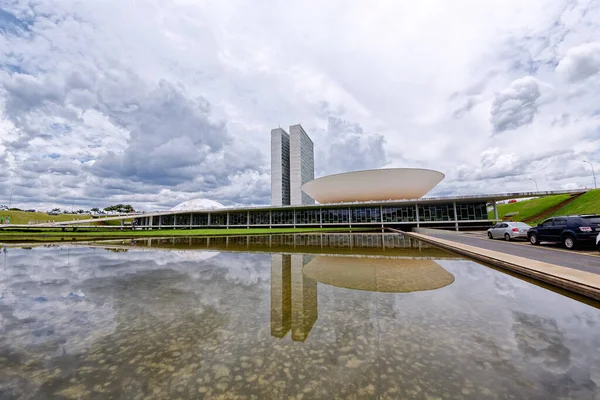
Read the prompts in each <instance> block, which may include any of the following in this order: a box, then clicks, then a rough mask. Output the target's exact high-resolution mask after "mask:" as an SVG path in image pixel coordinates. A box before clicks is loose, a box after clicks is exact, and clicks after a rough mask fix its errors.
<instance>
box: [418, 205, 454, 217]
mask: <svg viewBox="0 0 600 400" xmlns="http://www.w3.org/2000/svg"><path fill="white" fill-rule="evenodd" d="M419 220H420V221H453V220H454V205H453V204H430V205H424V206H419Z"/></svg>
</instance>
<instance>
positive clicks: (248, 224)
mask: <svg viewBox="0 0 600 400" xmlns="http://www.w3.org/2000/svg"><path fill="white" fill-rule="evenodd" d="M246 228H247V229H250V211H248V214H247V215H246Z"/></svg>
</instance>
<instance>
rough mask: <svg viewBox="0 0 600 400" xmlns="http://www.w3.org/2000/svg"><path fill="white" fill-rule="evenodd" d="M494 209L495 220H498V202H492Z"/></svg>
mask: <svg viewBox="0 0 600 400" xmlns="http://www.w3.org/2000/svg"><path fill="white" fill-rule="evenodd" d="M492 207H494V219H498V206H497V205H496V200H494V201H492Z"/></svg>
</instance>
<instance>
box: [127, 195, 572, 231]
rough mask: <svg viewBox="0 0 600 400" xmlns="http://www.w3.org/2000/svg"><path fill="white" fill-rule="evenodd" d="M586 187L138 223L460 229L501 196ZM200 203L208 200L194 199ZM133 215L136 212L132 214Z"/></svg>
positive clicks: (481, 219)
mask: <svg viewBox="0 0 600 400" xmlns="http://www.w3.org/2000/svg"><path fill="white" fill-rule="evenodd" d="M578 192H581V191H568V190H562V191H550V192H521V193H504V194H490V195H474V196H454V197H430V198H420V199H407V200H383V201H366V202H353V203H326V204H310V205H296V206H262V207H245V208H239V207H233V208H227V207H223V208H217V207H214V204H213V203H211V204H212V208H211V209H205V210H201V209H197V210H191V209H185V210H181V208H182V207H179V206H178V207H176V209H175V210H171V211H165V212H160V213H152V214H144V215H140V216H139V217H137V222H138V227H141V228H147V229H191V228H194V229H197V228H225V229H227V228H271V227H272V228H275V227H323V228H326V227H395V228H398V229H402V230H406V229H410V228H412V227H436V228H444V227H445V228H456V229H458V228H459V227H464V228H469V227H483V226H489V225H491V224H493V223H495V222H496V221H497V220H498V215H497V212H495V213H494V215H493V218H488V205H490V207H491V209H494V210H496V207H495V203H496V202H497V201H501V200H507V199H514V198H525V197H536V196H546V195H553V194H564V193H578ZM194 202H195V203H197V204H202V203H206V202H203V201H197V200H195V201H194ZM129 218H131V217H129Z"/></svg>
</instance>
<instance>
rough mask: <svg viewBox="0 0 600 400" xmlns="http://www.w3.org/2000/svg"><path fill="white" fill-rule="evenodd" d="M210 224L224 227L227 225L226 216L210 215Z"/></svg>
mask: <svg viewBox="0 0 600 400" xmlns="http://www.w3.org/2000/svg"><path fill="white" fill-rule="evenodd" d="M210 224H211V225H214V226H224V225H226V224H227V214H210Z"/></svg>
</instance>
